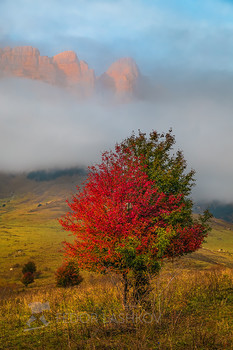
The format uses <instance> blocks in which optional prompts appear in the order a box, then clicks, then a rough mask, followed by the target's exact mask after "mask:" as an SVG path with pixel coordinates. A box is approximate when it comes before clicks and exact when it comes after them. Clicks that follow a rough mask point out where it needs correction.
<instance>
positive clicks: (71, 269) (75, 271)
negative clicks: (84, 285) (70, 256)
mask: <svg viewBox="0 0 233 350" xmlns="http://www.w3.org/2000/svg"><path fill="white" fill-rule="evenodd" d="M82 280H83V278H82V276H80V274H79V267H78V265H77V263H76V262H75V261H72V260H71V261H68V262H67V261H66V262H65V263H64V264H63V265H62V266H61V267H59V268H58V269H57V271H56V282H57V286H58V287H69V286H75V285H78V284H80V283H81V282H82Z"/></svg>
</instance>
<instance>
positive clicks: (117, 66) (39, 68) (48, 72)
mask: <svg viewBox="0 0 233 350" xmlns="http://www.w3.org/2000/svg"><path fill="white" fill-rule="evenodd" d="M0 74H1V76H13V77H22V78H28V79H35V80H41V81H44V82H46V83H49V84H53V85H58V86H64V87H67V88H69V89H76V90H77V91H79V92H80V93H82V94H83V95H91V94H92V93H94V91H95V90H96V89H97V87H98V89H102V90H107V91H110V92H111V93H113V94H115V95H117V96H122V95H125V94H128V95H133V93H134V90H135V87H136V85H137V83H138V78H139V76H140V73H139V69H138V67H137V65H136V63H135V61H134V60H133V59H132V58H121V59H119V60H118V61H116V62H115V63H113V64H112V65H111V66H110V67H109V69H108V70H107V71H106V72H105V73H104V74H102V75H101V76H100V77H96V76H95V72H94V70H93V69H90V68H89V67H88V64H87V63H86V62H85V61H81V60H79V59H78V57H77V55H76V53H75V52H74V51H65V52H62V53H59V54H58V55H55V56H53V57H47V56H41V55H40V52H39V50H38V49H36V48H33V47H31V46H20V47H15V48H10V47H5V48H4V49H0Z"/></svg>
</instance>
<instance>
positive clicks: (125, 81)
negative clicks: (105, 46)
mask: <svg viewBox="0 0 233 350" xmlns="http://www.w3.org/2000/svg"><path fill="white" fill-rule="evenodd" d="M106 74H107V75H108V76H109V77H110V78H111V79H112V80H113V83H114V87H115V91H116V93H117V94H122V93H125V92H127V93H133V92H134V89H135V85H136V83H137V79H138V78H139V69H138V67H137V64H136V62H135V61H134V60H133V59H132V58H131V57H125V58H120V59H119V60H118V61H116V62H114V63H113V64H112V65H111V66H110V67H109V69H108V70H107V72H106Z"/></svg>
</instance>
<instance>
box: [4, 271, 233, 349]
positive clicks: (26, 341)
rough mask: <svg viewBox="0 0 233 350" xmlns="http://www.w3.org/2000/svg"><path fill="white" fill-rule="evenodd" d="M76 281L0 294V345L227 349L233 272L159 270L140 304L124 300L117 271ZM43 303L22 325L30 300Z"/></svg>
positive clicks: (232, 329) (232, 334)
mask: <svg viewBox="0 0 233 350" xmlns="http://www.w3.org/2000/svg"><path fill="white" fill-rule="evenodd" d="M84 277H85V278H84V282H83V283H82V284H81V285H80V286H78V287H72V288H67V289H62V288H56V287H50V288H42V287H41V288H40V289H34V288H33V287H28V288H25V289H24V290H22V291H21V292H12V294H11V295H9V293H8V292H6V291H5V293H3V291H2V295H1V300H0V305H1V325H0V327H1V328H0V331H1V332H0V334H1V336H2V342H1V344H2V345H0V348H1V346H2V348H3V349H9V350H10V349H20V350H21V349H46V350H47V349H165V350H166V349H185V350H186V349H187V350H188V349H193V350H194V349H198V350H200V349H203V350H204V349H205V350H206V349H211V350H214V349H221V350H222V349H233V271H232V269H226V268H213V269H210V270H206V271H185V270H180V271H178V270H175V271H172V270H171V269H170V270H168V269H164V270H163V271H162V272H161V274H160V275H159V276H158V277H157V278H156V279H155V280H154V281H152V282H153V291H152V292H151V295H150V297H149V300H148V303H147V304H146V305H137V306H135V305H133V302H132V301H131V302H129V305H128V307H127V308H124V306H123V299H122V285H121V281H120V279H119V278H118V277H117V276H114V275H107V276H99V275H90V274H85V275H84ZM33 302H42V303H45V302H49V305H50V310H45V311H44V312H43V314H44V317H45V319H46V321H49V324H48V325H46V326H44V327H43V323H42V322H41V321H40V320H36V321H34V322H33V323H32V324H31V327H32V328H37V327H38V328H37V329H31V328H29V326H28V325H27V321H28V319H29V318H30V317H31V315H32V314H31V310H30V307H29V304H31V303H33Z"/></svg>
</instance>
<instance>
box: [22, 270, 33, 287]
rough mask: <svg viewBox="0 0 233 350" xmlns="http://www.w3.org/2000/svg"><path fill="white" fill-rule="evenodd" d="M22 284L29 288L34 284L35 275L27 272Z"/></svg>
mask: <svg viewBox="0 0 233 350" xmlns="http://www.w3.org/2000/svg"><path fill="white" fill-rule="evenodd" d="M21 282H22V283H23V284H24V285H25V286H26V287H27V286H28V285H29V284H30V283H33V282H34V276H33V273H31V272H26V273H25V274H24V275H23V277H22V279H21Z"/></svg>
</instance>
